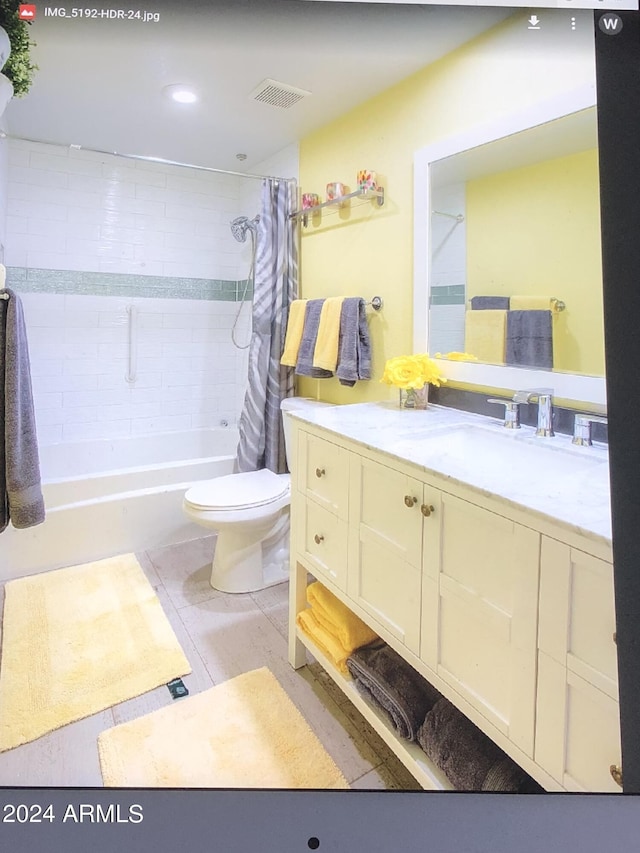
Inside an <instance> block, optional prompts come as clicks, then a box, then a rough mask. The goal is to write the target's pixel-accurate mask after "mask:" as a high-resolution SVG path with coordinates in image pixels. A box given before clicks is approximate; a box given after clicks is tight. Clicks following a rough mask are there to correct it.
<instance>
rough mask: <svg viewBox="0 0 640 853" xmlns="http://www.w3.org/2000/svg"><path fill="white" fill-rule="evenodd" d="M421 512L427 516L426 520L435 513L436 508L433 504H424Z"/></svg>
mask: <svg viewBox="0 0 640 853" xmlns="http://www.w3.org/2000/svg"><path fill="white" fill-rule="evenodd" d="M420 512H421V513H422V514H423V515H424V516H425V518H428V517H429V516H430V515H431V513H432V512H435V507H432V506H431V504H422V506H421V507H420Z"/></svg>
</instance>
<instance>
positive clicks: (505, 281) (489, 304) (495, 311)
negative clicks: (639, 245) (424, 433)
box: [413, 85, 606, 408]
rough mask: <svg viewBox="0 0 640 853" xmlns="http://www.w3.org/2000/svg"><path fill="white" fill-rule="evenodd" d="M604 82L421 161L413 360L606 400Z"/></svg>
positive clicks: (433, 150) (600, 403)
mask: <svg viewBox="0 0 640 853" xmlns="http://www.w3.org/2000/svg"><path fill="white" fill-rule="evenodd" d="M595 103H596V95H595V87H594V86H592V85H589V86H584V87H582V88H580V89H577V90H574V91H573V92H570V93H568V94H564V95H563V96H562V97H559V98H553V99H550V100H547V101H544V102H540V103H539V104H538V105H536V106H535V107H531V108H528V109H527V110H523V111H522V112H517V113H510V114H506V115H505V116H504V117H502V118H500V119H499V120H497V121H493V122H491V123H488V124H486V125H482V126H479V127H476V128H473V129H472V130H471V131H468V132H466V133H464V134H462V135H459V136H454V137H449V138H447V139H443V140H441V141H439V142H437V143H435V144H433V145H430V146H427V147H426V148H423V149H420V150H419V151H417V152H416V153H415V155H414V344H413V345H414V352H429V353H430V354H431V355H432V356H435V355H436V354H437V353H444V354H446V353H450V352H453V353H456V352H457V353H459V352H466V353H469V354H470V355H473V356H475V357H476V359H477V360H473V361H465V360H463V361H458V360H455V357H454V358H450V359H447V358H439V359H438V360H439V361H440V362H441V367H442V368H443V371H444V372H445V375H446V376H447V377H449V379H450V380H451V381H454V382H456V383H463V384H465V385H470V386H479V387H489V388H498V389H504V390H517V389H523V388H534V387H547V388H552V389H553V393H554V396H555V397H556V398H557V399H562V400H566V401H569V402H571V401H575V403H580V404H587V405H590V406H594V407H596V408H602V407H604V406H605V405H606V390H605V380H604V332H603V308H602V269H601V258H600V218H599V201H600V200H599V186H598V153H597V121H596V110H595Z"/></svg>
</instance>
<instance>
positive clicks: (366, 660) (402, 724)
mask: <svg viewBox="0 0 640 853" xmlns="http://www.w3.org/2000/svg"><path fill="white" fill-rule="evenodd" d="M347 668H348V670H349V672H350V673H351V675H352V676H353V678H354V680H355V682H356V687H357V688H358V690H359V691H360V692H361V693H363V695H365V696H366V698H367V699H371V700H372V701H373V703H374V704H375V705H378V706H379V707H380V708H382V709H383V710H384V711H386V713H387V715H388V716H389V719H390V721H391V722H392V724H393V726H394V728H395V730H396V732H397V733H398V735H399V736H400V737H403V738H406V739H408V740H412V741H414V740H415V739H416V737H417V735H418V729H419V728H420V726H421V725H422V723H423V722H424V718H425V714H426V713H427V711H429V710H430V709H431V708H432V707H433V705H434V704H435V703H436V702H437V701H438V699H440V698H441V694H440V693H439V692H438V691H437V690H436V688H435V687H432V686H431V684H429V682H428V681H425V679H424V678H423V677H422V676H421V675H419V674H418V673H417V672H416V671H415V669H413V667H411V666H410V665H409V664H408V663H407V662H406V661H405V660H403V659H402V658H401V657H400V655H399V654H397V653H396V652H394V650H393V649H392V648H391V647H390V646H388V645H387V644H386V643H385V642H384V641H383V640H376V641H375V642H373V643H370V644H369V645H368V646H362V647H361V648H359V649H356V650H355V651H354V652H353V653H352V654H351V655H349V657H348V658H347Z"/></svg>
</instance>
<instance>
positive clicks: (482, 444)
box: [429, 424, 608, 473]
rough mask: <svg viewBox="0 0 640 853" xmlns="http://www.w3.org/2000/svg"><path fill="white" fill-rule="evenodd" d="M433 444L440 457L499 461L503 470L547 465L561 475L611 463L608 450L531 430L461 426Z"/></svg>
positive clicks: (439, 436)
mask: <svg viewBox="0 0 640 853" xmlns="http://www.w3.org/2000/svg"><path fill="white" fill-rule="evenodd" d="M432 441H433V443H434V449H435V446H437V452H438V454H444V455H446V456H447V458H449V459H451V460H461V461H464V462H466V463H469V461H470V459H471V458H472V457H476V458H478V457H479V458H480V459H482V460H483V461H484V462H485V464H486V463H491V462H495V463H496V465H499V466H500V467H501V468H504V467H505V466H506V465H511V464H513V465H519V466H522V465H536V464H544V465H545V466H546V465H549V466H551V467H552V468H554V469H555V470H557V471H558V473H560V472H561V471H564V470H566V471H567V472H569V471H575V470H577V469H580V470H583V469H584V468H585V467H587V468H591V467H592V466H594V465H602V464H607V463H608V457H607V454H606V451H604V450H603V449H602V448H601V447H598V446H597V445H596V446H593V447H579V446H576V445H574V444H571V439H570V438H569V437H567V436H557V435H556V436H553V437H551V438H543V437H539V436H535V435H532V434H531V433H530V432H528V431H527V432H521V431H520V430H507V429H504V427H497V428H491V427H485V426H477V425H475V424H460V425H458V426H456V427H454V428H453V429H451V430H449V431H447V430H442V431H439V432H438V434H437V435H435V434H434V435H433V438H432ZM429 443H431V442H429Z"/></svg>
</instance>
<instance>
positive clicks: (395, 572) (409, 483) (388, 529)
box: [347, 454, 422, 654]
mask: <svg viewBox="0 0 640 853" xmlns="http://www.w3.org/2000/svg"><path fill="white" fill-rule="evenodd" d="M350 482H351V492H350V507H349V518H350V524H349V573H348V579H347V592H348V594H349V596H350V597H351V598H352V599H353V600H354V601H355V602H357V603H358V604H359V605H360V606H361V607H362V608H363V610H365V611H366V612H367V613H369V614H370V615H371V616H372V617H373V618H374V619H375V620H376V621H377V622H378V624H380V625H382V626H383V627H384V628H386V630H387V631H389V632H390V633H391V634H392V635H393V636H394V637H396V638H397V639H398V640H400V641H401V642H402V643H404V644H405V645H406V646H407V648H408V649H410V650H411V651H412V652H415V653H416V654H418V652H419V648H420V600H421V568H420V566H421V557H422V514H421V512H420V507H421V504H422V483H420V482H419V481H418V480H414V479H412V478H411V477H407V476H406V475H405V474H402V473H400V472H398V471H395V470H394V469H393V468H389V467H387V466H386V465H380V464H379V463H378V462H372V461H370V460H368V459H363V458H361V457H358V456H356V455H355V454H354V455H353V456H352V457H351V480H350Z"/></svg>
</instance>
